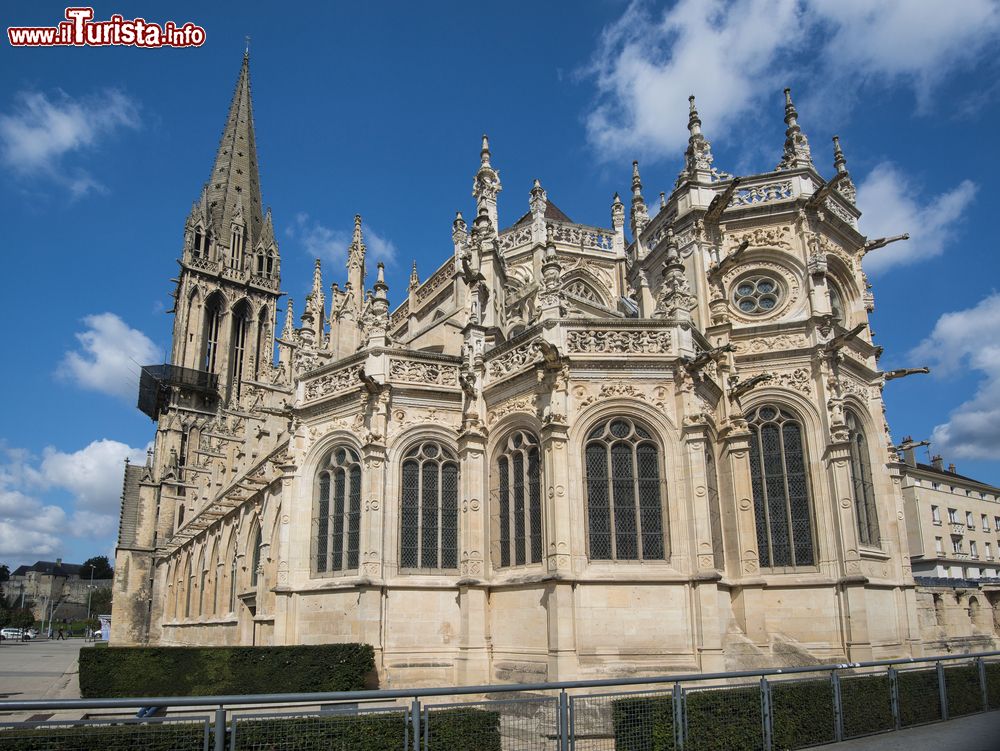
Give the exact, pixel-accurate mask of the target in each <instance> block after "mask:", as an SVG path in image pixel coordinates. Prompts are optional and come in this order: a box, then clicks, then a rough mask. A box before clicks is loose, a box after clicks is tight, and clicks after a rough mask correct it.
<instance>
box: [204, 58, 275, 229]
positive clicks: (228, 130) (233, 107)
mask: <svg viewBox="0 0 1000 751" xmlns="http://www.w3.org/2000/svg"><path fill="white" fill-rule="evenodd" d="M207 186H208V196H207V197H208V205H209V211H210V213H211V220H212V224H213V225H214V226H215V231H216V233H217V235H218V237H219V239H220V240H221V241H222V242H223V243H224V244H225V243H228V242H229V241H230V234H231V226H232V224H233V220H234V219H235V218H236V210H237V204H239V203H242V208H243V222H244V225H245V232H244V235H243V247H244V248H252V247H254V245H255V244H256V242H257V240H258V238H260V236H261V232H262V229H263V225H264V216H263V213H262V208H261V198H260V173H259V172H258V169H257V142H256V139H255V138H254V129H253V105H252V102H251V98H250V55H249V53H246V52H245V53H244V55H243V64H242V65H241V66H240V74H239V78H238V79H237V81H236V91H235V92H234V93H233V100H232V102H231V103H230V105H229V116H228V117H227V118H226V126H225V128H224V129H223V131H222V139H221V141H220V142H219V150H218V152H217V153H216V155H215V163H214V165H213V166H212V174H211V175H210V176H209V179H208V184H207Z"/></svg>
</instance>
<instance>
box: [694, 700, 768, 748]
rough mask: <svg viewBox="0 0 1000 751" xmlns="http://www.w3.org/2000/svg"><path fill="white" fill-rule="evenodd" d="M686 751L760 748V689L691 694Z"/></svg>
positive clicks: (761, 737)
mask: <svg viewBox="0 0 1000 751" xmlns="http://www.w3.org/2000/svg"><path fill="white" fill-rule="evenodd" d="M685 703H686V705H687V726H686V727H685V729H684V730H685V732H684V748H685V750H686V751H735V749H739V750H740V751H753V749H759V748H761V746H762V745H763V741H764V734H763V719H762V717H761V713H760V686H739V687H733V688H719V689H707V690H702V691H690V692H688V694H687V697H686V699H685Z"/></svg>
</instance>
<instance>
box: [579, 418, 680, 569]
mask: <svg viewBox="0 0 1000 751" xmlns="http://www.w3.org/2000/svg"><path fill="white" fill-rule="evenodd" d="M584 464H585V468H586V473H587V476H586V486H587V524H588V536H589V540H590V558H591V559H592V560H631V561H644V560H663V559H664V558H666V546H665V539H664V533H665V530H664V516H663V503H662V480H661V479H660V458H659V446H658V445H657V444H656V442H655V441H654V440H653V437H652V435H651V434H650V433H649V431H648V430H646V428H644V427H642V426H641V425H640V424H638V423H636V422H633V421H632V420H631V419H629V418H626V417H615V418H613V419H611V420H608V421H607V422H604V423H601V424H600V425H598V426H597V427H595V428H594V429H592V430H591V431H590V433H589V434H588V436H587V441H586V446H585V447H584Z"/></svg>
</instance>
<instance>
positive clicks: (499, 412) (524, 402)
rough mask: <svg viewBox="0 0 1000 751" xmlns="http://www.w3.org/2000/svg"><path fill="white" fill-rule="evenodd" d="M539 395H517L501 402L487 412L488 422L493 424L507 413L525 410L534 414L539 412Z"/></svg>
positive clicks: (524, 411)
mask: <svg viewBox="0 0 1000 751" xmlns="http://www.w3.org/2000/svg"><path fill="white" fill-rule="evenodd" d="M537 411H538V407H537V397H536V396H535V395H534V394H530V395H525V396H519V397H515V398H514V399H508V400H507V401H505V402H501V403H500V404H498V405H497V406H496V407H493V408H491V409H490V410H489V412H487V413H486V424H487V425H493V424H494V423H496V422H497V421H499V420H501V419H503V418H504V417H506V416H507V415H510V414H513V413H515V412H523V413H526V414H529V415H532V416H535V415H536V414H537Z"/></svg>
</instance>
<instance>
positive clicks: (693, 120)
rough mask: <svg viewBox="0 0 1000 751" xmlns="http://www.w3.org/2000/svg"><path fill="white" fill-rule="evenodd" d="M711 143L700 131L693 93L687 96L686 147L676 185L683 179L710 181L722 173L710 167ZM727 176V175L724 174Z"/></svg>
mask: <svg viewBox="0 0 1000 751" xmlns="http://www.w3.org/2000/svg"><path fill="white" fill-rule="evenodd" d="M713 161H714V157H713V156H712V144H711V143H709V142H708V139H707V138H705V136H704V135H703V134H702V132H701V117H700V116H699V115H698V107H697V105H696V104H695V99H694V94H692V95H691V96H689V97H688V147H687V150H686V151H685V152H684V169H683V170H681V173H680V174H679V175H678V176H677V183H676V184H677V185H680V184H681V183H682V182H684V181H685V180H695V181H699V182H712V181H715V180H719V179H723V177H724V176H723V175H722V174H721V173H719V172H718V170H716V169H714V168H713V167H712V162H713ZM726 177H728V176H726Z"/></svg>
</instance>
